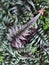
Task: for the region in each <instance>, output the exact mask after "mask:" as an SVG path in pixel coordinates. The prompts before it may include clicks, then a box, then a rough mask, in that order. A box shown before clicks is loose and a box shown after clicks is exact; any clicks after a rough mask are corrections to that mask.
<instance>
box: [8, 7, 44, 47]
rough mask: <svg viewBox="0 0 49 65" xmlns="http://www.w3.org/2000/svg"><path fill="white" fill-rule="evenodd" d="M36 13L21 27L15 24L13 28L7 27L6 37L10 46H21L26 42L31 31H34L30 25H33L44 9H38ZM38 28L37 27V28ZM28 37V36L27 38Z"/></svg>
mask: <svg viewBox="0 0 49 65" xmlns="http://www.w3.org/2000/svg"><path fill="white" fill-rule="evenodd" d="M38 12H39V14H37V15H36V16H35V17H34V18H33V19H32V20H30V21H29V22H28V23H27V24H25V25H24V26H23V27H22V29H19V28H18V27H17V26H16V27H15V28H11V29H9V33H8V34H7V37H8V39H9V41H10V42H11V45H12V47H15V48H22V47H24V45H25V44H26V43H27V42H28V40H29V39H30V37H31V34H33V32H36V29H34V28H33V29H30V26H32V25H34V24H35V23H36V21H37V20H38V18H39V17H40V15H43V14H44V9H43V8H42V9H41V10H39V11H38ZM37 30H38V29H37ZM28 37H29V38H28Z"/></svg>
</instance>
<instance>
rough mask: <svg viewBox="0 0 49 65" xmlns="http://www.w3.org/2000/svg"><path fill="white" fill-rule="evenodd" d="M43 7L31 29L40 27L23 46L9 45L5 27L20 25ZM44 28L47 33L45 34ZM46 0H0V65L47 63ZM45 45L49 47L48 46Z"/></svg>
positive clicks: (48, 28)
mask: <svg viewBox="0 0 49 65" xmlns="http://www.w3.org/2000/svg"><path fill="white" fill-rule="evenodd" d="M40 8H45V10H46V13H47V14H48V16H45V15H44V16H41V17H40V18H39V19H38V21H37V23H35V25H34V28H38V27H39V26H41V25H42V26H41V27H40V28H39V29H38V30H37V31H36V32H34V35H33V37H32V39H31V40H30V41H29V42H28V43H27V44H26V46H24V48H23V49H16V48H13V47H12V46H11V43H10V42H9V40H8V39H7V33H8V29H9V28H12V27H15V26H17V25H18V26H19V27H20V28H21V27H22V26H23V25H24V24H26V23H27V22H28V21H29V20H30V19H32V18H33V17H34V16H35V15H37V13H38V12H37V11H38V10H39V9H40ZM45 31H46V32H47V33H45ZM47 37H49V0H0V65H42V64H43V65H49V38H48V39H47ZM47 46H48V48H47Z"/></svg>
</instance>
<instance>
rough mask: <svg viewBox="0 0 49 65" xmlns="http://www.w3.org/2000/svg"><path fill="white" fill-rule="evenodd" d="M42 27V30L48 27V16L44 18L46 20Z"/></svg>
mask: <svg viewBox="0 0 49 65" xmlns="http://www.w3.org/2000/svg"><path fill="white" fill-rule="evenodd" d="M43 29H44V30H47V29H49V18H46V22H45V24H44V25H43Z"/></svg>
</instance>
